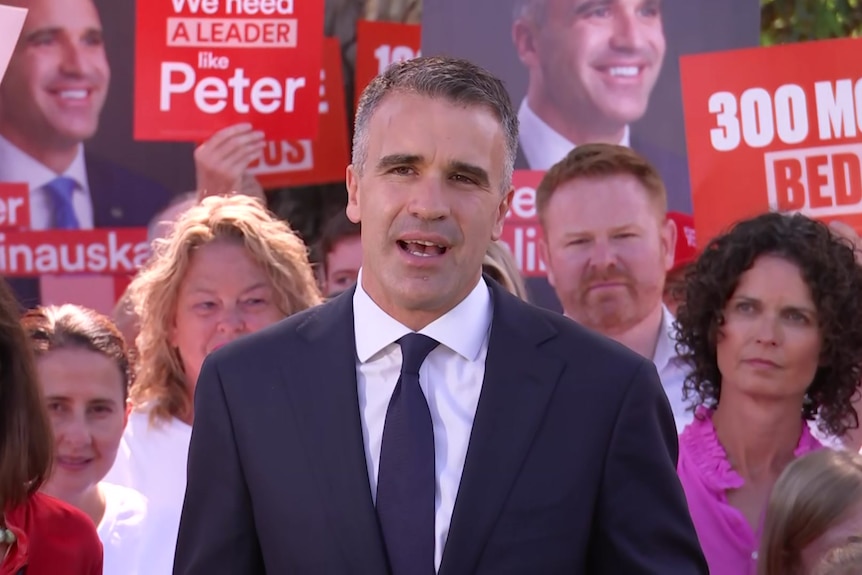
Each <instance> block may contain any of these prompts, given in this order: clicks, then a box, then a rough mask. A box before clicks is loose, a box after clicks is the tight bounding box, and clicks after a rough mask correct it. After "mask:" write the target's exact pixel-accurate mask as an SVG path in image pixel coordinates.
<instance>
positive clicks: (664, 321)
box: [652, 304, 678, 372]
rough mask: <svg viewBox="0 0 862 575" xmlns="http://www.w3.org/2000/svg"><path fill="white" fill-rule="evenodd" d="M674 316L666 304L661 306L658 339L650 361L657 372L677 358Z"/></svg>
mask: <svg viewBox="0 0 862 575" xmlns="http://www.w3.org/2000/svg"><path fill="white" fill-rule="evenodd" d="M674 321H676V318H674V317H673V314H672V313H670V310H669V309H667V306H666V305H664V304H662V306H661V326H660V327H659V333H658V340H657V341H656V346H655V353H653V358H652V361H653V363H654V364H655V366H656V369H658V371H659V372H661V370H663V369H664V368H665V367H667V366H668V365H669V364H670V363H671V362H675V361H676V360H677V359H678V354H677V352H676V328H675V327H674V325H673V324H674Z"/></svg>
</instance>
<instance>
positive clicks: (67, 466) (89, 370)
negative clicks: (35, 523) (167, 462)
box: [21, 305, 147, 575]
mask: <svg viewBox="0 0 862 575" xmlns="http://www.w3.org/2000/svg"><path fill="white" fill-rule="evenodd" d="M21 323H22V325H23V327H24V330H25V332H26V333H27V336H28V338H29V341H30V344H31V345H32V348H33V351H34V353H35V355H36V370H37V375H38V378H39V384H40V386H41V388H42V395H43V397H44V399H45V403H46V406H47V409H48V414H49V416H50V420H51V426H52V429H53V432H54V447H55V456H54V466H53V469H52V471H51V476H50V478H49V479H48V481H47V482H46V483H45V484H44V485H43V487H42V491H44V492H45V493H47V494H48V495H51V496H53V497H56V498H58V499H61V500H63V501H65V502H66V503H69V504H71V505H74V506H75V507H77V508H78V509H80V510H81V511H83V512H84V513H86V514H87V515H89V516H90V518H92V520H93V522H94V523H95V524H96V526H97V530H98V532H99V538H100V539H101V541H102V546H103V549H104V571H103V572H104V574H105V575H135V574H137V573H138V570H137V567H138V565H139V563H140V555H141V545H142V535H143V522H144V519H145V517H146V508H147V502H146V499H145V498H144V496H143V495H141V494H140V493H138V492H137V491H135V490H133V489H130V488H128V487H121V486H119V485H112V484H110V483H106V482H105V481H103V478H104V477H105V475H106V474H107V473H108V470H109V469H110V468H111V466H112V465H113V463H114V458H115V456H116V454H117V449H118V447H119V445H120V439H121V438H122V435H123V428H124V427H125V425H126V421H127V419H128V409H127V408H126V405H127V399H128V389H129V381H130V373H131V372H130V368H129V358H128V355H127V353H126V348H125V344H124V342H123V337H122V335H120V332H119V331H118V330H117V328H116V327H115V326H114V324H113V323H111V320H109V319H108V318H106V317H105V316H103V315H101V314H98V313H96V312H94V311H92V310H90V309H86V308H83V307H80V306H75V305H63V306H59V307H55V306H50V307H41V308H37V309H34V310H30V311H29V312H28V313H27V314H26V315H25V316H24V317H23V319H22V320H21Z"/></svg>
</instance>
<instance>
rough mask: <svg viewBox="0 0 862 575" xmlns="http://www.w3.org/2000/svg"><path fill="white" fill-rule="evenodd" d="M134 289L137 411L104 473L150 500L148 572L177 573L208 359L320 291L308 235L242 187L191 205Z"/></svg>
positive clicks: (308, 304)
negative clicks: (198, 387)
mask: <svg viewBox="0 0 862 575" xmlns="http://www.w3.org/2000/svg"><path fill="white" fill-rule="evenodd" d="M129 295H130V299H131V301H132V303H133V305H134V308H135V312H136V314H137V316H138V317H139V318H140V333H139V334H138V337H137V352H138V365H137V370H136V371H137V376H136V380H135V384H134V386H133V387H132V390H131V399H132V403H133V406H134V410H133V412H132V414H131V416H130V417H129V423H128V426H127V427H126V431H125V433H124V435H123V441H122V444H121V446H120V452H119V453H118V455H117V460H116V463H115V464H114V467H113V469H112V470H111V472H110V473H109V475H108V477H107V478H106V479H107V480H109V481H111V482H113V483H117V484H120V485H126V486H129V487H132V488H134V489H137V490H138V491H140V492H141V493H143V494H144V495H145V496H146V497H147V499H148V500H149V509H148V518H147V525H146V528H145V531H146V533H147V534H148V535H147V536H146V537H145V540H144V555H145V557H146V569H144V568H143V567H142V570H141V573H144V572H145V571H146V572H150V573H154V574H156V573H157V574H164V573H170V572H171V571H172V564H173V551H174V545H175V542H176V536H177V532H178V529H179V518H180V513H181V511H182V504H183V498H184V496H185V485H186V459H187V456H188V446H189V441H190V439H191V432H192V422H193V421H194V405H193V398H194V389H195V383H196V381H197V378H198V374H199V372H200V368H201V365H202V364H203V361H204V358H205V357H206V356H207V354H209V353H210V352H212V351H213V350H215V349H217V348H219V347H221V346H223V345H226V344H229V343H230V342H231V341H233V340H235V339H237V338H239V337H241V336H243V335H246V334H249V333H253V332H255V331H257V330H260V329H263V328H265V327H267V326H269V325H272V324H274V323H276V322H278V321H279V320H281V319H283V318H285V317H287V316H289V315H291V314H294V313H297V312H299V311H302V310H305V309H307V308H309V307H312V306H314V305H317V304H318V303H320V302H321V295H320V292H319V291H318V288H317V284H316V283H315V279H314V274H313V272H312V268H311V264H310V263H309V260H308V250H307V248H306V246H305V244H304V243H303V242H302V240H301V239H300V238H299V237H298V236H297V235H296V234H295V233H294V232H293V231H292V230H291V229H290V228H289V226H288V225H287V224H286V223H285V222H283V221H280V220H278V219H276V218H275V217H274V216H273V215H272V214H271V213H270V212H268V211H267V210H266V209H265V208H264V206H263V204H262V203H261V202H260V201H259V200H257V199H254V198H250V197H248V196H243V195H234V196H229V197H220V196H213V197H208V198H205V199H204V200H203V201H202V202H201V203H200V204H199V205H198V206H195V207H193V208H191V209H190V210H188V211H187V212H185V213H184V214H183V215H182V216H181V217H180V218H179V219H178V220H177V222H176V224H175V226H174V229H173V231H172V232H171V234H170V235H169V236H168V237H167V238H165V239H161V240H157V241H156V242H155V244H154V256H153V258H152V259H151V261H150V263H149V264H148V265H147V267H146V268H145V269H144V270H142V272H141V273H140V274H139V275H138V276H137V277H136V278H135V280H134V281H133V283H132V285H131V286H130V288H129Z"/></svg>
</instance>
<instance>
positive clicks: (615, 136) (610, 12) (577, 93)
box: [512, 0, 691, 205]
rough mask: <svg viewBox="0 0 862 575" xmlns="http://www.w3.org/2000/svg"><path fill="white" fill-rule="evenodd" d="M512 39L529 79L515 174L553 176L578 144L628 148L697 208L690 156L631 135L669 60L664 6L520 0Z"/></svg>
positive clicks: (638, 0)
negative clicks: (532, 172)
mask: <svg viewBox="0 0 862 575" xmlns="http://www.w3.org/2000/svg"><path fill="white" fill-rule="evenodd" d="M512 39H513V41H514V43H515V48H516V50H517V52H518V56H519V58H520V59H521V62H522V63H523V64H524V65H525V66H526V68H527V71H528V76H529V80H528V86H527V95H526V96H525V97H524V99H523V100H522V101H521V105H520V109H519V110H518V119H519V120H520V122H521V139H520V147H519V148H520V150H519V152H520V153H519V157H518V160H517V162H516V165H515V168H516V169H533V170H547V169H548V168H550V167H551V166H552V165H554V164H555V163H557V162H559V161H560V160H562V159H563V158H564V157H565V156H566V154H568V153H569V152H570V151H571V150H572V148H574V147H575V146H577V145H579V144H587V143H607V144H621V145H625V146H629V147H631V148H633V149H634V150H635V151H636V152H638V153H639V154H640V155H642V156H643V157H645V158H646V159H647V160H649V161H650V163H651V164H652V165H653V166H655V168H656V169H657V170H658V172H659V174H661V177H662V180H663V181H664V183H665V187H666V188H667V190H668V196H669V198H670V199H671V203H673V204H678V203H683V204H686V205H687V204H688V203H689V202H690V199H689V197H690V194H691V192H690V184H689V177H688V165H687V163H686V159H685V157H683V156H681V155H679V154H676V153H674V152H672V151H670V150H666V149H663V148H661V147H659V146H657V145H655V144H651V143H650V142H649V141H648V140H646V139H644V138H642V137H640V136H639V135H638V134H637V133H635V132H633V131H632V130H631V128H630V126H631V124H632V123H634V122H636V121H637V120H639V119H640V118H641V117H642V116H643V115H644V114H645V113H646V110H647V106H648V105H649V98H650V94H651V93H652V90H653V88H654V87H655V84H656V81H657V80H658V77H659V74H660V72H661V68H662V64H663V61H664V56H665V51H666V42H665V35H664V27H663V24H662V14H661V8H660V2H659V0H602V1H593V0H574V1H572V0H515V21H514V25H513V27H512Z"/></svg>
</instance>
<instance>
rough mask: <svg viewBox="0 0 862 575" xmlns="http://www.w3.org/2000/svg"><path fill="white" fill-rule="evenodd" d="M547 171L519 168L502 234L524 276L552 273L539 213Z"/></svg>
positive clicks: (513, 179) (541, 275) (540, 275)
mask: <svg viewBox="0 0 862 575" xmlns="http://www.w3.org/2000/svg"><path fill="white" fill-rule="evenodd" d="M544 175H545V172H542V171H537V170H516V171H515V173H514V175H513V177H512V183H513V184H514V186H515V194H514V196H513V197H512V204H511V205H510V206H509V213H507V214H506V221H505V223H504V224H503V235H502V237H501V238H500V239H501V240H502V241H503V243H505V244H506V245H507V246H508V247H509V250H510V251H511V252H512V255H514V256H515V261H516V262H517V263H518V270H520V272H521V275H522V276H524V277H541V278H543V277H546V276H547V275H548V272H547V268H546V267H545V262H544V261H542V259H541V257H540V255H539V241H540V240H541V239H542V228H541V226H540V225H539V218H538V215H537V213H536V188H537V187H538V186H539V183H540V182H541V181H542V177H543V176H544Z"/></svg>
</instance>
